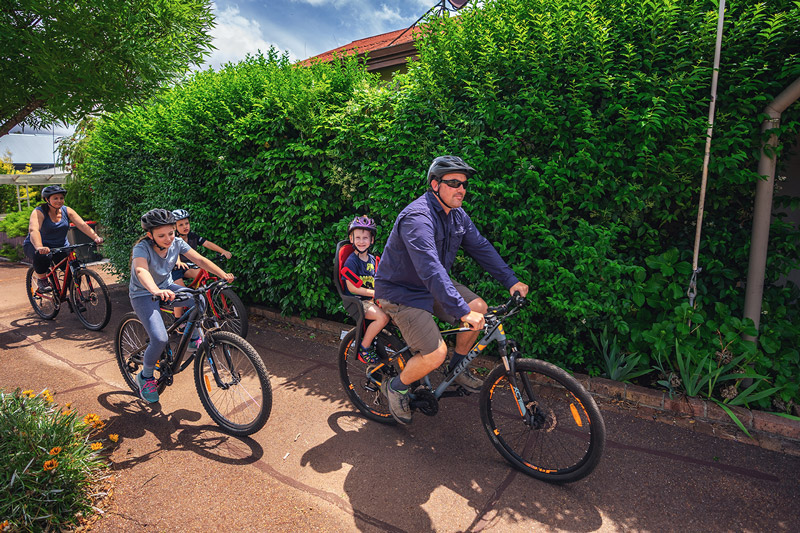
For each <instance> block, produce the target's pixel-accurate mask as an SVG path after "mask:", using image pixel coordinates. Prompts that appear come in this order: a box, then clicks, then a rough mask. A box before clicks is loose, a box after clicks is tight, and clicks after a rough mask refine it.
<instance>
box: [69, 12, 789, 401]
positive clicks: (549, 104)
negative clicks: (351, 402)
mask: <svg viewBox="0 0 800 533" xmlns="http://www.w3.org/2000/svg"><path fill="white" fill-rule="evenodd" d="M716 13H717V10H716V6H715V4H714V3H713V2H696V1H694V0H679V1H644V2H640V3H634V4H631V3H628V2H623V1H620V0H610V1H608V2H603V3H599V2H587V1H578V0H548V1H544V0H542V1H535V0H506V1H504V2H498V1H495V2H492V1H488V2H486V3H485V5H484V6H483V7H482V8H480V9H478V8H472V9H466V10H462V11H461V16H460V17H458V18H444V19H435V20H431V21H429V24H428V26H427V28H428V30H427V31H426V32H425V33H424V36H423V37H422V38H421V39H420V40H419V41H418V43H417V47H418V50H419V60H417V61H413V62H412V63H411V64H410V66H409V72H408V74H406V75H401V76H397V77H396V78H395V79H394V81H393V82H392V83H391V84H390V85H388V86H387V85H382V84H381V83H380V82H379V80H378V79H377V78H376V77H375V76H373V75H370V74H368V73H366V72H364V70H363V69H362V68H361V67H360V66H359V65H358V64H357V63H356V62H355V61H354V60H352V59H350V60H342V61H340V62H339V63H338V64H326V65H315V66H312V67H298V66H296V65H290V64H289V62H288V60H287V59H286V57H285V56H283V57H281V56H279V55H278V54H277V53H276V52H275V51H274V50H273V51H271V52H270V53H269V54H268V55H267V56H266V57H262V56H256V57H250V58H248V59H247V60H245V61H243V62H241V63H239V64H237V65H228V66H227V67H226V68H225V69H223V70H222V71H221V72H219V73H214V72H211V71H208V72H201V73H198V74H196V75H195V76H194V77H193V78H191V79H189V80H187V81H186V82H185V83H183V84H181V85H180V86H178V87H176V88H175V89H174V90H172V91H171V92H169V93H168V94H166V95H165V96H163V97H162V98H161V99H159V100H157V101H153V102H150V103H149V104H147V105H145V106H140V107H134V108H133V109H132V110H131V111H130V112H128V113H126V114H118V115H111V116H107V117H105V118H104V119H102V120H101V121H100V122H99V124H98V125H97V128H96V129H95V130H94V131H93V132H92V133H91V135H90V138H89V140H88V145H87V148H86V154H87V155H86V161H85V162H84V164H82V165H81V166H80V169H79V171H80V174H81V176H82V177H83V179H86V180H89V181H90V182H91V183H92V184H93V188H94V190H95V191H96V196H95V207H96V209H97V211H98V212H99V214H100V216H101V221H102V222H103V224H104V225H105V226H106V227H107V229H108V232H109V235H108V237H109V239H108V242H109V245H108V247H107V249H106V253H107V254H108V255H109V257H111V258H112V261H113V262H114V265H115V267H116V268H117V269H119V270H120V271H122V272H126V271H127V269H128V264H127V261H128V257H129V253H130V246H131V244H132V243H133V241H134V240H135V238H136V237H137V235H138V234H139V233H140V232H139V231H138V229H137V226H138V222H137V221H138V216H139V215H140V214H141V213H142V212H144V211H146V210H147V209H150V208H152V207H156V206H158V207H167V208H170V209H172V208H177V207H183V208H187V209H189V210H190V211H191V212H192V213H193V224H194V227H195V228H196V229H197V230H198V231H200V232H201V233H202V234H204V235H206V236H208V237H209V238H211V239H212V240H213V241H215V242H218V243H219V244H221V245H223V246H225V247H226V248H228V249H230V250H231V251H232V252H233V253H234V259H233V261H232V262H231V264H230V268H231V269H232V270H233V271H234V272H236V274H237V275H238V279H239V282H238V285H239V287H240V288H241V291H242V293H243V294H244V295H245V296H246V297H247V298H249V299H250V300H252V301H256V302H259V303H262V304H265V305H268V306H273V307H277V308H280V309H281V310H282V311H283V312H286V313H296V314H300V315H303V316H313V315H331V314H334V313H337V312H338V309H339V302H338V301H337V298H336V296H335V292H334V290H333V287H332V284H331V281H330V263H331V254H332V251H333V246H334V243H335V242H336V240H337V239H339V238H341V237H342V236H343V235H344V231H345V228H346V224H347V221H348V220H349V219H351V218H352V217H353V216H354V214H360V213H369V214H371V215H372V216H374V217H375V218H376V219H377V220H378V221H379V238H378V241H379V243H378V248H380V245H381V244H382V243H383V242H384V241H385V238H386V236H387V235H388V231H389V230H390V229H391V225H392V222H393V220H394V217H395V216H396V215H397V213H398V211H399V210H400V209H401V208H402V207H403V206H404V205H405V204H406V203H407V202H408V201H410V200H411V199H413V198H414V197H416V196H417V195H419V194H420V193H421V192H422V191H423V188H424V187H423V178H424V174H425V170H426V169H427V165H428V163H429V161H430V160H431V158H432V157H433V156H435V155H440V154H444V153H453V154H457V155H461V156H463V157H464V158H465V159H466V160H467V161H468V162H470V164H472V165H473V166H475V167H476V168H477V169H478V170H479V173H480V174H479V178H477V179H476V180H475V181H476V184H475V186H474V187H473V188H471V189H470V194H469V195H468V198H467V200H468V201H467V203H466V204H467V210H468V212H469V213H470V215H471V216H472V218H473V220H475V222H476V223H477V225H478V227H479V228H481V230H482V231H483V233H484V234H485V235H486V236H487V237H488V238H489V239H490V240H491V241H492V242H494V243H496V245H497V247H498V249H499V250H500V252H501V254H502V255H503V256H504V257H505V258H507V260H508V262H509V263H510V264H511V265H512V266H513V267H514V269H515V270H516V272H517V273H518V275H519V277H520V278H521V279H522V280H524V281H526V282H527V283H529V284H530V285H531V298H530V300H531V302H532V306H531V307H530V308H529V310H528V311H527V313H526V314H525V315H524V319H523V320H520V321H519V325H518V326H517V328H516V331H515V333H517V335H518V336H520V337H522V339H523V341H524V342H525V345H526V347H527V348H528V350H529V351H530V352H531V353H532V354H533V355H536V356H540V357H546V358H547V359H550V360H553V361H556V362H558V363H560V364H562V365H563V366H567V367H571V368H586V369H588V370H589V371H590V372H592V373H599V372H602V371H603V370H604V369H603V365H602V362H601V358H600V357H599V354H598V353H597V352H596V350H595V348H594V347H593V345H592V342H591V340H590V332H592V331H595V332H599V331H601V330H602V329H603V327H604V326H606V325H608V327H609V330H610V331H611V333H610V335H611V334H613V335H616V336H618V337H619V339H620V346H621V349H622V351H623V352H624V353H626V354H635V355H642V358H641V359H640V362H639V363H638V364H639V365H641V366H642V367H644V368H646V367H652V366H656V367H658V368H659V372H661V373H662V374H666V375H669V374H670V373H674V374H676V375H677V374H680V372H679V366H680V365H679V364H678V363H679V361H678V358H679V357H682V356H681V355H680V354H689V355H687V357H694V358H699V360H702V356H703V354H705V353H709V352H710V353H713V352H715V351H720V352H724V351H725V350H735V351H737V353H742V354H747V357H748V361H749V362H751V363H752V364H753V365H754V368H755V369H756V370H757V371H758V372H760V373H761V374H760V375H764V376H768V377H769V378H770V380H771V383H772V384H774V385H776V386H778V387H779V388H780V393H779V395H778V396H782V398H783V401H789V400H791V399H792V398H794V399H796V398H797V396H798V394H797V391H798V389H797V385H796V383H797V382H798V381H799V380H798V379H797V378H798V370H797V366H798V365H797V361H798V352H797V349H796V348H795V346H796V345H797V341H798V331H797V329H796V328H795V327H794V326H793V324H794V323H797V322H798V320H797V318H798V317H797V316H796V315H797V306H796V304H795V303H794V302H796V298H797V288H796V287H794V286H793V285H792V286H791V287H779V286H777V285H776V282H777V281H778V280H779V279H780V278H781V277H782V276H783V275H785V274H786V273H787V272H788V271H789V270H791V269H792V268H796V267H797V262H798V251H799V248H800V247H799V246H798V232H797V230H796V229H795V228H794V227H792V226H790V225H788V224H784V223H782V222H781V221H777V222H776V223H775V224H774V225H773V228H772V231H771V233H770V259H769V264H768V268H767V272H768V276H769V279H768V288H767V290H766V291H765V312H766V314H765V316H764V317H763V319H762V327H761V331H760V335H761V341H762V343H761V349H760V351H758V352H757V351H756V350H755V347H754V346H752V344H748V343H745V342H743V341H741V338H740V335H741V333H742V332H745V331H748V330H749V328H752V323H750V324H748V323H747V322H746V321H741V320H740V319H739V317H741V316H742V307H743V295H744V286H743V285H744V281H745V279H746V265H747V257H748V253H749V249H748V246H749V239H750V230H751V222H752V205H753V194H754V190H755V183H756V181H757V180H758V179H759V177H758V176H757V173H756V166H757V160H758V154H759V150H760V146H761V143H762V140H763V136H762V134H761V133H760V124H761V121H762V120H763V116H761V115H760V114H759V111H760V110H762V109H763V108H764V107H765V105H766V104H767V103H768V102H769V101H770V99H771V98H772V97H774V96H776V95H777V94H778V93H779V92H780V91H781V90H783V89H784V88H785V87H786V86H788V85H789V84H790V83H791V82H793V81H794V80H795V79H796V78H797V77H798V76H799V75H800V61H798V53H800V35H798V34H797V32H796V28H797V27H798V24H799V23H800V8H798V7H797V5H796V4H795V3H793V2H788V1H776V2H770V3H769V4H763V3H757V2H754V1H748V2H738V3H736V4H735V5H732V6H729V7H728V11H727V13H726V25H725V39H724V42H723V67H722V69H721V72H720V82H719V87H720V89H719V95H718V101H717V115H716V124H715V130H714V139H713V143H712V154H711V163H710V169H709V189H708V193H707V202H706V218H705V225H704V230H703V238H704V240H703V243H702V247H701V258H700V266H702V268H703V272H702V273H701V275H700V279H699V295H698V306H697V308H696V309H690V310H688V311H687V310H686V309H685V306H684V305H683V304H685V303H686V297H685V292H686V288H687V286H688V283H689V277H690V274H691V273H690V270H691V267H690V266H688V263H687V261H690V260H691V252H692V246H693V239H694V233H695V227H694V226H695V220H696V215H697V196H698V189H699V182H700V175H701V165H702V160H703V150H704V146H705V133H706V126H707V124H706V121H707V114H708V104H709V98H710V97H709V92H710V91H709V86H710V78H711V61H712V59H713V52H714V40H715V34H716ZM799 113H800V111H798V109H797V106H794V107H792V108H790V109H789V110H787V111H786V112H785V113H784V116H783V119H782V125H781V128H780V131H779V133H780V138H781V140H783V141H785V140H787V139H795V138H796V136H797V134H798V131H800V127H799V123H798V114H799ZM783 150H784V146H783V145H781V146H780V147H779V154H780V153H782V151H783ZM776 201H777V202H782V201H783V199H781V198H777V199H776ZM687 266H688V268H687ZM454 275H455V276H456V277H458V278H459V279H460V280H462V281H464V282H467V283H469V284H471V285H473V286H474V287H475V288H476V289H477V290H478V292H480V293H482V294H484V295H485V296H486V299H487V300H490V301H498V300H499V299H501V298H502V297H503V294H502V290H501V288H499V287H498V286H497V285H496V284H494V283H493V282H492V281H491V280H490V279H487V276H486V275H485V274H484V273H483V272H481V271H480V269H479V268H478V267H477V266H476V265H475V264H474V263H473V262H472V261H471V260H468V259H467V258H459V260H458V261H457V263H456V265H455V267H454ZM687 313H688V314H690V315H692V317H694V318H693V322H692V323H693V325H692V326H686V325H687V324H688V320H687V316H686V315H687ZM687 328H688V329H687ZM751 333H755V331H751ZM676 342H677V345H678V346H679V348H678V349H677V350H676V348H675V346H676ZM661 377H664V376H663V375H662V376H661ZM733 381H735V382H736V383H737V384H738V383H739V381H740V380H738V379H736V378H734V379H733ZM766 383H767V382H766V381H765V382H764V385H763V386H762V388H761V390H767V387H768V385H767V384H766ZM793 383H794V384H793ZM718 392H719V391H718V390H716V389H715V390H712V391H711V393H710V394H718ZM739 398H740V399H739V400H738V401H740V402H743V401H745V400H746V399H745V400H743V399H742V398H741V397H739ZM759 401H760V403H761V404H764V403H765V402H766V401H767V400H766V399H763V398H762V399H760V400H759Z"/></svg>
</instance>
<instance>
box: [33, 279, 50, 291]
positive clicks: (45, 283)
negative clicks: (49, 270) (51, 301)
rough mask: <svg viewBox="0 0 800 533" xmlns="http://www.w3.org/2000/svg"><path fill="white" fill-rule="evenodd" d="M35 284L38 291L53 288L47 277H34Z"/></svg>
mask: <svg viewBox="0 0 800 533" xmlns="http://www.w3.org/2000/svg"><path fill="white" fill-rule="evenodd" d="M36 286H37V287H38V288H39V292H50V291H52V290H53V287H51V286H50V280H49V279H47V278H36Z"/></svg>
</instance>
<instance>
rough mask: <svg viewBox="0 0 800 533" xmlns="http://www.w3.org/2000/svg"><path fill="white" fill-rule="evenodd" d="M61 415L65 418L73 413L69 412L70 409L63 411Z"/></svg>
mask: <svg viewBox="0 0 800 533" xmlns="http://www.w3.org/2000/svg"><path fill="white" fill-rule="evenodd" d="M61 414H62V415H64V416H67V415H70V414H72V411H71V410H69V409H64V410H63V411H61Z"/></svg>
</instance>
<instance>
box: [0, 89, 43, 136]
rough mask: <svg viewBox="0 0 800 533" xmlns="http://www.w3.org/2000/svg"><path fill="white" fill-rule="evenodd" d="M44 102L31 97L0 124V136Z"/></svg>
mask: <svg viewBox="0 0 800 533" xmlns="http://www.w3.org/2000/svg"><path fill="white" fill-rule="evenodd" d="M44 103H45V102H44V100H41V99H39V98H31V100H30V101H29V102H28V104H27V105H26V106H25V107H23V108H22V109H20V110H19V111H17V112H16V113H15V114H14V115H13V116H12V117H9V119H8V120H6V121H5V122H4V123H3V125H2V126H0V137H2V136H3V135H5V134H7V133H8V132H9V131H11V128H13V127H14V126H16V125H17V124H19V123H20V122H22V121H23V120H25V119H26V118H27V117H28V115H30V114H31V113H33V112H34V111H36V110H37V109H39V108H41V107H42V106H44Z"/></svg>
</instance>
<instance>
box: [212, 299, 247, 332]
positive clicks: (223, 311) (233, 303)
mask: <svg viewBox="0 0 800 533" xmlns="http://www.w3.org/2000/svg"><path fill="white" fill-rule="evenodd" d="M211 303H212V304H213V306H214V315H215V316H216V317H217V320H219V324H220V326H222V329H223V330H225V331H230V332H231V333H235V334H236V335H239V336H240V337H241V338H243V339H244V338H246V337H247V331H248V329H249V324H248V315H247V307H246V306H245V305H244V302H242V299H241V298H239V296H238V295H237V294H236V293H235V292H233V291H232V290H230V289H223V290H221V291H219V292H217V293H216V294H214V295H213V296H212V298H211Z"/></svg>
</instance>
